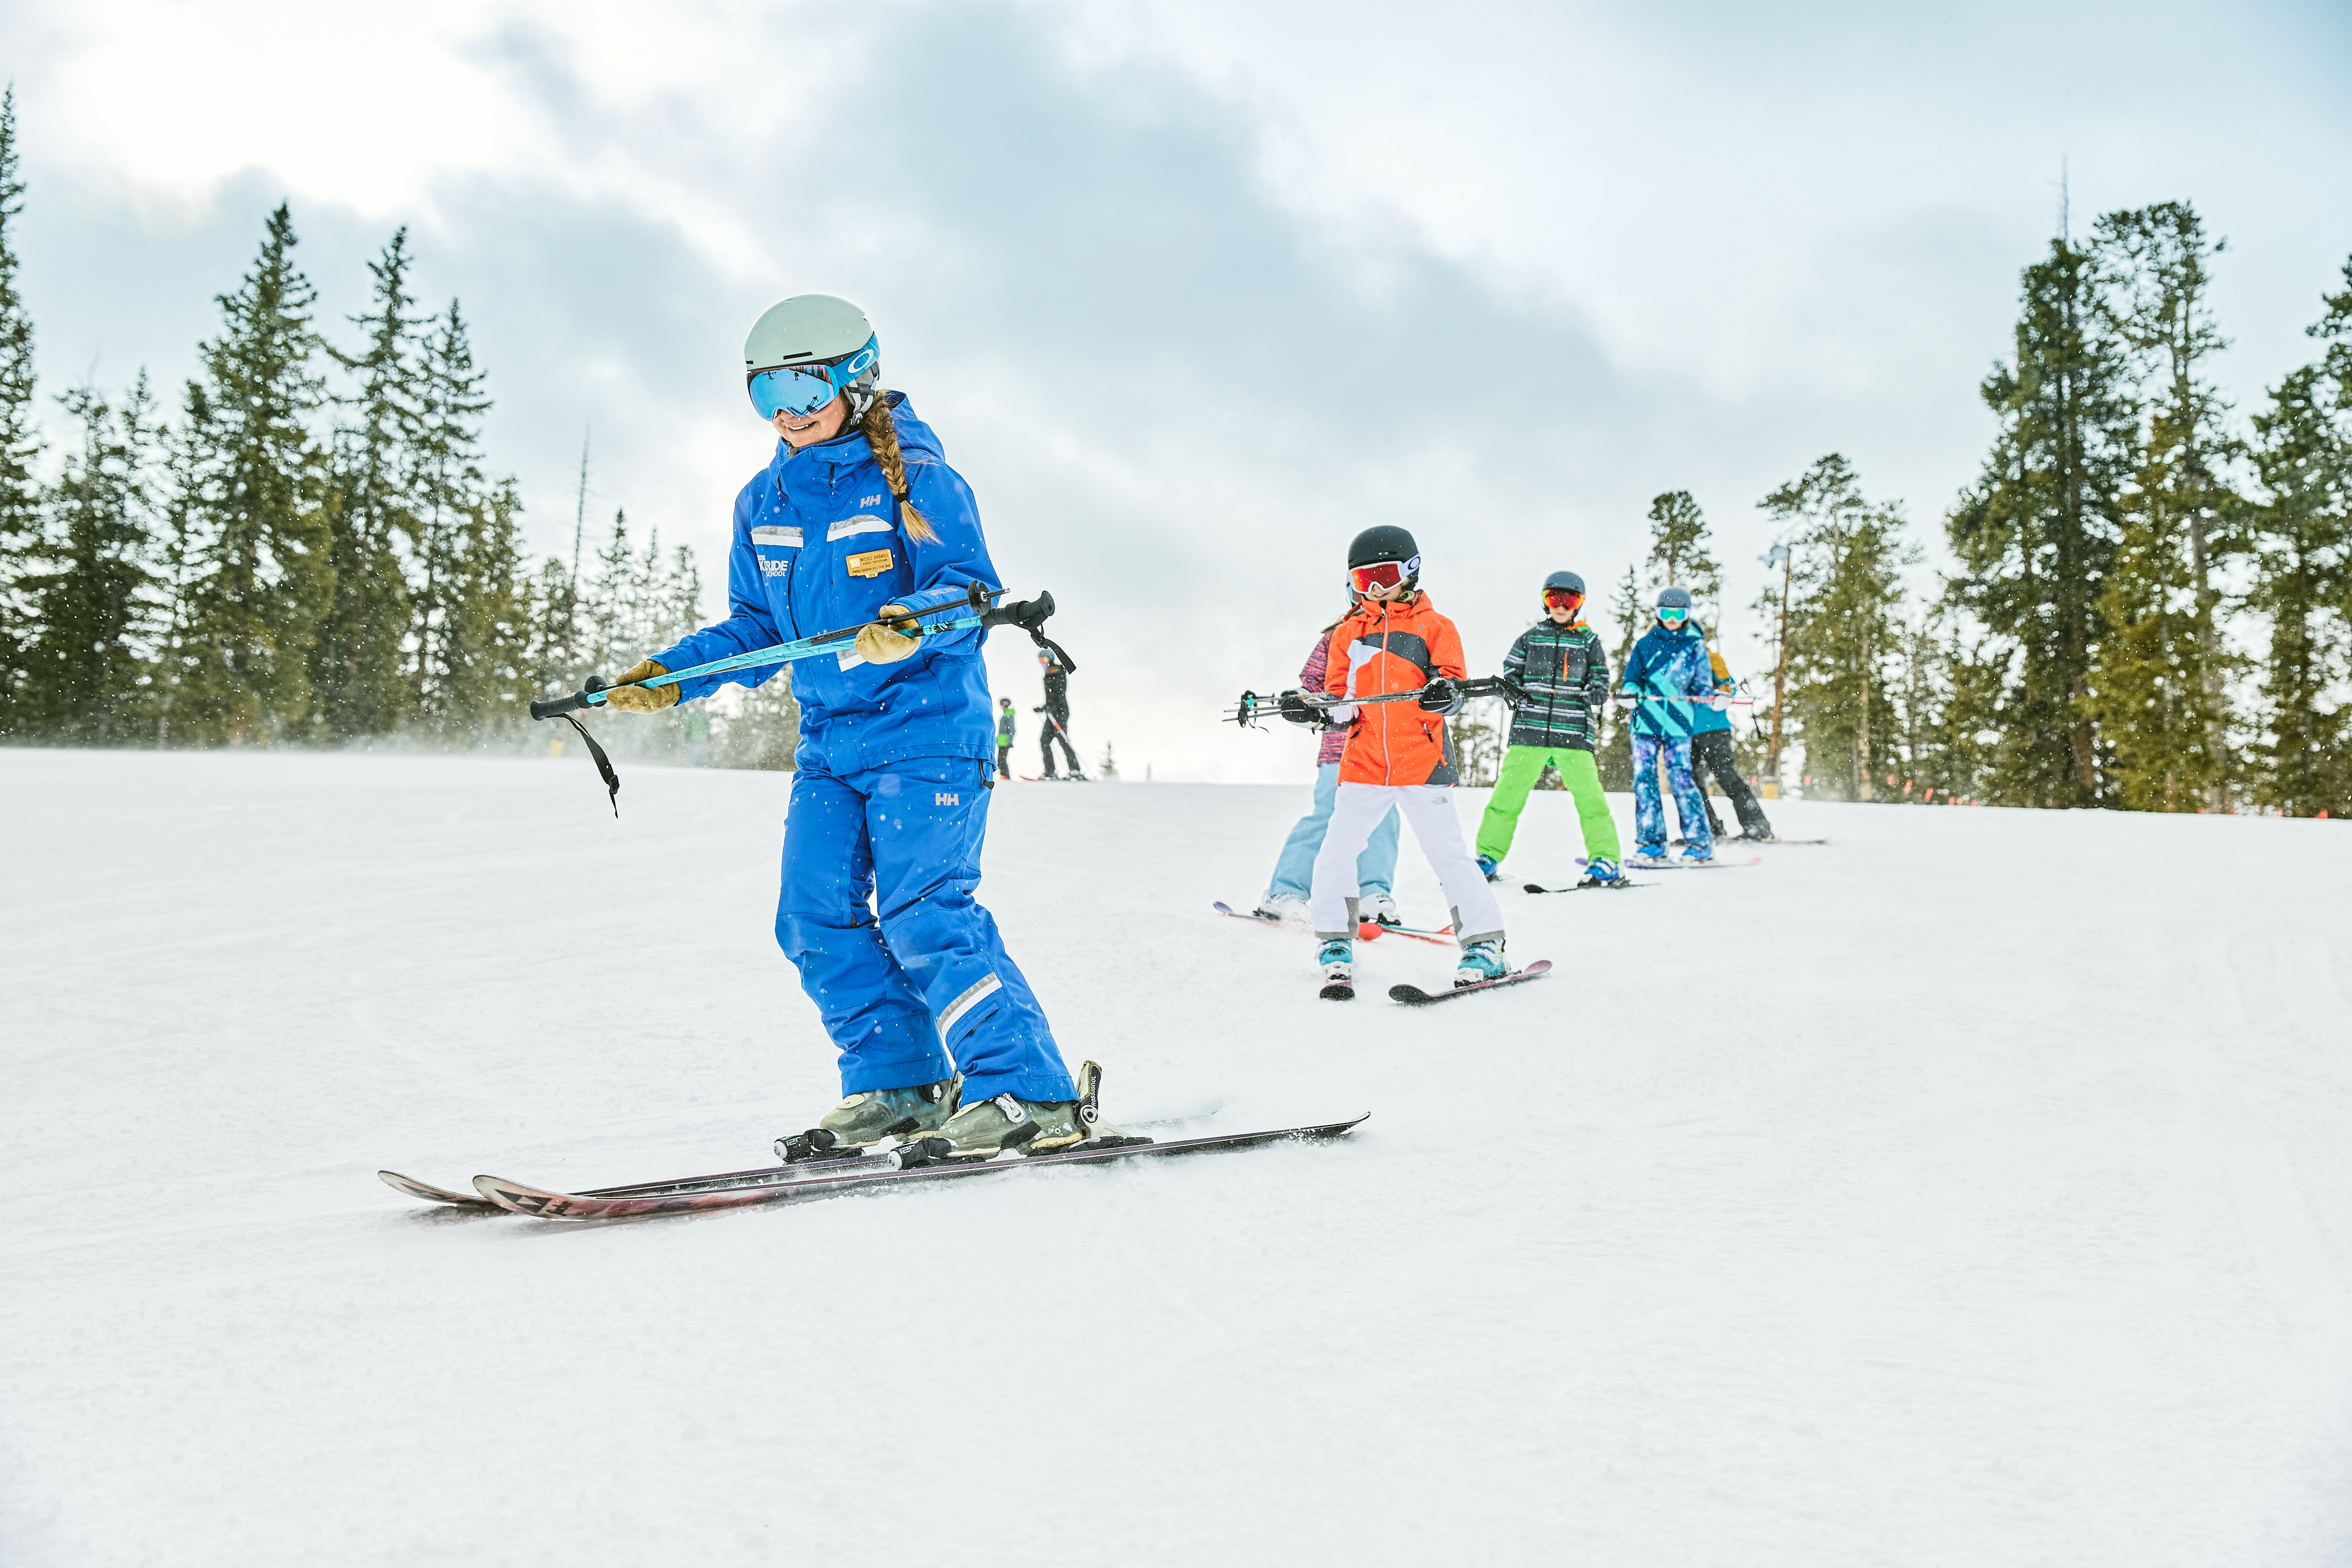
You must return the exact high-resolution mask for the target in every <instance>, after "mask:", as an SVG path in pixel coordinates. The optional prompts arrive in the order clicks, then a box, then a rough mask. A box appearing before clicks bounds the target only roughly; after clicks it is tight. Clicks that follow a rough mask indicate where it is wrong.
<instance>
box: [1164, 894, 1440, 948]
mask: <svg viewBox="0 0 2352 1568" xmlns="http://www.w3.org/2000/svg"><path fill="white" fill-rule="evenodd" d="M1209 907H1210V908H1211V909H1213V910H1216V911H1217V912H1218V913H1219V914H1221V915H1231V916H1233V917H1234V919H1235V920H1237V921H1255V922H1256V923H1257V924H1259V925H1265V926H1279V925H1288V924H1289V923H1290V922H1289V921H1278V920H1276V919H1275V918H1274V917H1273V916H1272V915H1262V914H1259V913H1257V912H1256V911H1255V910H1248V911H1244V910H1237V909H1235V908H1234V907H1233V905H1231V904H1229V903H1226V902H1225V901H1224V900H1222V899H1220V900H1217V901H1216V902H1215V903H1213V904H1211V905H1210V906H1209ZM1356 935H1357V937H1358V938H1360V940H1362V941H1364V942H1373V941H1377V940H1378V939H1380V938H1381V937H1383V936H1409V937H1411V938H1412V940H1413V941H1415V942H1436V943H1437V944H1438V945H1439V946H1441V947H1451V946H1453V945H1454V928H1453V927H1452V926H1447V927H1446V928H1445V929H1444V930H1443V931H1423V930H1421V929H1420V928H1419V927H1416V926H1392V925H1383V924H1382V923H1381V922H1380V921H1359V922H1358V923H1357V926H1356Z"/></svg>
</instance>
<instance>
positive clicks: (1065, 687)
mask: <svg viewBox="0 0 2352 1568" xmlns="http://www.w3.org/2000/svg"><path fill="white" fill-rule="evenodd" d="M1037 667H1038V668H1040V669H1042V670H1044V671H1045V701H1043V702H1040V703H1039V704H1038V705H1037V706H1036V707H1034V708H1032V709H1031V710H1029V711H1031V712H1032V713H1043V714H1044V715H1045V723H1044V724H1043V725H1041V726H1040V727H1039V728H1038V731H1037V750H1038V752H1040V753H1041V754H1042V755H1043V756H1044V757H1045V776H1046V777H1047V778H1049V779H1050V778H1053V777H1055V773H1054V742H1056V741H1059V742H1062V755H1064V756H1066V757H1067V758H1068V759H1069V760H1070V776H1071V777H1072V778H1074V779H1083V778H1085V777H1086V776H1087V774H1086V770H1085V769H1084V768H1081V767H1080V766H1078V753H1077V752H1076V751H1074V750H1072V749H1071V746H1070V672H1069V671H1068V670H1066V669H1064V668H1062V667H1061V665H1060V663H1059V662H1058V661H1056V660H1055V658H1054V656H1053V655H1052V654H1050V653H1047V652H1045V650H1044V649H1043V648H1040V649H1039V650H1038V652H1037Z"/></svg>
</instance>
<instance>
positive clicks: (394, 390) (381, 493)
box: [310, 228, 421, 738]
mask: <svg viewBox="0 0 2352 1568" xmlns="http://www.w3.org/2000/svg"><path fill="white" fill-rule="evenodd" d="M414 264H415V258H413V257H412V256H411V255H410V254H409V251H408V231H407V230H406V229H405V228H403V229H400V230H397V231H396V232H394V235H393V237H392V240H391V243H390V244H388V245H386V246H385V247H383V256H382V257H380V258H378V259H376V260H374V261H371V262H369V263H368V271H369V273H370V274H371V275H372V276H373V278H374V279H375V289H374V304H373V308H372V309H371V310H369V312H368V313H367V314H366V315H363V316H354V317H352V324H353V325H354V326H357V327H359V328H361V329H362V331H364V332H365V334H366V337H365V342H364V346H363V347H362V349H361V350H360V352H359V353H356V354H345V353H335V354H334V357H335V359H336V361H337V362H338V363H341V365H342V366H343V368H345V369H346V370H349V371H351V372H352V374H354V375H355V376H356V377H357V378H358V385H357V387H356V388H355V389H354V390H353V391H352V395H350V396H349V397H348V398H346V399H343V400H342V402H343V407H344V414H345V417H344V419H343V421H342V423H341V426H340V427H339V428H338V429H337V430H336V432H335V446H334V470H333V472H334V478H333V489H332V491H331V504H330V506H329V507H328V509H327V519H328V527H329V533H328V558H329V561H330V563H331V565H332V566H333V569H334V599H333V601H332V603H331V605H330V606H329V609H328V612H327V616H326V619H325V621H324V622H323V623H322V624H321V626H320V629H319V640H318V642H317V644H316V645H315V646H314V647H312V648H311V650H310V682H311V688H312V690H313V692H314V694H315V696H316V699H317V709H316V712H315V713H314V715H313V717H314V720H315V721H316V724H317V727H318V730H319V731H320V733H321V734H322V735H323V736H327V737H336V738H340V737H345V736H355V735H382V734H386V733H389V732H390V731H393V730H395V729H397V728H399V727H400V725H401V723H402V722H403V721H404V720H405V719H406V718H407V717H408V713H409V710H410V709H411V707H412V706H413V699H412V695H411V693H410V691H409V689H408V688H407V687H406V686H405V685H404V682H403V679H402V676H403V671H402V668H401V665H402V650H403V646H404V643H405V641H406V639H407V636H408V621H409V604H408V581H407V576H406V573H405V569H404V565H403V563H402V561H401V557H400V542H401V540H402V539H403V538H404V537H405V538H412V539H413V538H414V537H415V535H416V533H417V531H418V525H417V519H416V509H415V500H414V495H413V491H414V488H415V479H414V476H413V473H412V469H413V468H414V467H415V458H414V452H415V447H416V446H417V442H418V434H419V426H420V423H421V421H420V418H419V415H418V409H417V402H418V398H417V390H416V386H415V382H416V380H417V370H416V366H415V357H416V345H415V334H416V321H415V318H414V317H412V316H411V315H410V314H409V306H410V305H411V304H412V303H414V301H413V300H412V299H411V298H410V296H409V293H408V281H407V280H408V269H409V268H410V267H411V266H413V265H414ZM330 352H333V351H330Z"/></svg>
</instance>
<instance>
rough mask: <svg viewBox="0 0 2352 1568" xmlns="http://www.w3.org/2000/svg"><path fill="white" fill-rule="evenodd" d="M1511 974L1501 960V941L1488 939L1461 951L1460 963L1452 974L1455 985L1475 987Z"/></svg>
mask: <svg viewBox="0 0 2352 1568" xmlns="http://www.w3.org/2000/svg"><path fill="white" fill-rule="evenodd" d="M1510 972H1511V966H1510V965H1509V964H1508V963H1505V962H1504V960H1503V939H1502V938H1501V937H1498V936H1495V937H1488V938H1486V940H1485V941H1483V942H1471V943H1470V944H1469V945H1468V946H1466V947H1465V948H1463V950H1462V963H1461V965H1460V967H1458V968H1457V969H1455V970H1454V984H1456V985H1475V984H1479V983H1480V982H1482V981H1486V980H1500V979H1501V978H1502V977H1503V976H1504V975H1506V974H1508V973H1510Z"/></svg>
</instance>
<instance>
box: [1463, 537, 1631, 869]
mask: <svg viewBox="0 0 2352 1568" xmlns="http://www.w3.org/2000/svg"><path fill="white" fill-rule="evenodd" d="M1543 605H1544V618H1543V619H1541V620H1539V621H1538V622H1537V623H1536V624H1535V625H1534V626H1529V627H1528V629H1527V630H1526V631H1523V632H1521V633H1520V634H1519V637H1518V640H1517V642H1515V643H1513V644H1512V645H1511V651H1510V652H1509V653H1507V654H1505V655H1504V656H1503V673H1504V675H1506V676H1507V677H1508V678H1510V679H1513V680H1516V681H1517V682H1518V684H1519V685H1520V687H1521V688H1522V689H1525V690H1526V692H1527V694H1528V700H1526V701H1525V702H1522V703H1519V704H1517V705H1516V706H1514V707H1513V709H1512V710H1511V732H1510V737H1509V743H1508V746H1507V749H1506V750H1505V751H1504V752H1503V766H1502V769H1501V771H1500V772H1499V773H1497V774H1496V778H1495V793H1494V795H1493V796H1492V797H1490V798H1489V799H1488V801H1487V802H1486V816H1483V817H1481V818H1480V819H1479V822H1478V869H1479V870H1480V871H1481V872H1483V873H1484V874H1485V875H1486V879H1487V880H1488V881H1490V882H1491V881H1493V880H1494V879H1495V875H1496V868H1497V867H1499V866H1500V865H1501V864H1502V862H1503V857H1504V856H1506V855H1508V854H1509V853H1510V852H1511V839H1512V837H1513V836H1514V835H1515V834H1516V833H1517V829H1518V826H1519V813H1520V811H1521V810H1522V809H1523V808H1524V807H1525V806H1526V805H1527V803H1528V790H1529V789H1531V788H1533V787H1534V786H1535V782H1536V780H1537V779H1538V778H1539V777H1540V776H1542V773H1543V771H1544V765H1545V764H1546V763H1549V764H1551V765H1552V766H1554V767H1557V768H1558V769H1559V778H1560V782H1561V783H1562V784H1566V785H1567V786H1568V789H1569V793H1570V794H1571V795H1574V796H1575V797H1576V817H1577V822H1578V824H1579V826H1580V827H1581V828H1582V829H1583V833H1584V854H1585V868H1584V874H1585V879H1586V880H1588V881H1592V882H1601V883H1614V882H1622V881H1623V880H1624V874H1623V873H1622V871H1621V870H1620V869H1619V868H1618V864H1617V858H1618V855H1619V854H1620V850H1619V848H1618V844H1617V823H1616V819H1615V818H1613V817H1612V816H1610V815H1609V802H1608V800H1607V799H1606V798H1605V797H1604V796H1603V795H1601V773H1600V770H1599V769H1598V768H1597V767H1595V766H1594V765H1593V761H1592V748H1593V745H1594V743H1595V742H1596V741H1597V740H1598V738H1599V735H1600V724H1599V721H1598V717H1597V716H1598V714H1599V713H1600V711H1601V704H1602V703H1603V702H1606V701H1607V700H1609V655H1608V653H1607V652H1606V651H1605V650H1604V649H1603V648H1602V647H1601V638H1600V637H1597V636H1596V635H1594V633H1593V630H1592V628H1591V626H1587V625H1585V623H1584V622H1583V621H1581V620H1580V619H1578V618H1577V612H1578V611H1580V610H1581V609H1582V608H1583V607H1584V579H1583V578H1581V577H1580V576H1578V575H1577V574H1575V573H1573V572H1555V573H1553V574H1551V575H1550V576H1549V577H1547V578H1545V579H1544V583H1543Z"/></svg>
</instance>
